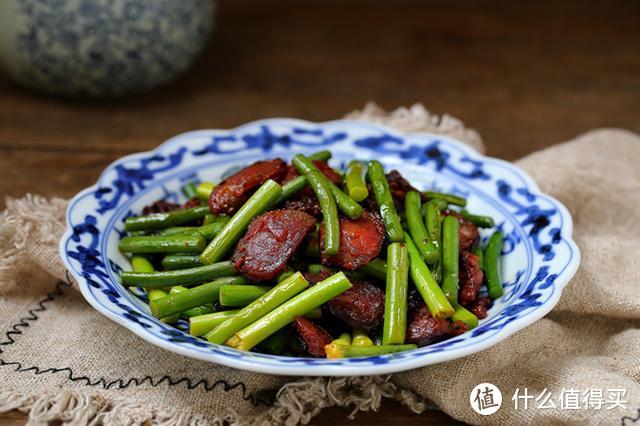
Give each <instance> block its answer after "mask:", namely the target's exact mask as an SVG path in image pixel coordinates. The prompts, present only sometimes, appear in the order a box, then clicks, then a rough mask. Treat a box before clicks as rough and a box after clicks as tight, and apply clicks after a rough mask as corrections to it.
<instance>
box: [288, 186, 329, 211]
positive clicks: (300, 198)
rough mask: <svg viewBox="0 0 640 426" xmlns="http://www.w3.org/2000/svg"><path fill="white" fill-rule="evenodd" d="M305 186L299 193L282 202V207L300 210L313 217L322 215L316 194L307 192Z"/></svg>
mask: <svg viewBox="0 0 640 426" xmlns="http://www.w3.org/2000/svg"><path fill="white" fill-rule="evenodd" d="M307 189H311V188H305V189H304V190H303V192H302V193H301V194H298V195H296V196H295V197H293V198H292V199H290V200H287V201H285V202H284V208H285V209H289V210H300V211H302V212H305V213H307V214H310V215H311V216H314V217H321V216H322V209H321V208H320V203H319V202H318V199H317V198H316V195H315V194H314V193H313V191H311V194H308V193H307V192H306V191H307Z"/></svg>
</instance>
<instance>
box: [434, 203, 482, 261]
mask: <svg viewBox="0 0 640 426" xmlns="http://www.w3.org/2000/svg"><path fill="white" fill-rule="evenodd" d="M442 213H443V214H444V215H447V216H455V217H457V218H458V222H459V223H460V231H459V233H458V235H459V245H460V251H463V250H468V249H469V248H470V247H471V246H472V245H473V244H474V243H475V242H476V241H478V239H479V238H480V232H479V231H478V227H477V226H476V225H474V224H473V223H471V222H469V221H468V220H466V219H465V218H463V217H462V216H460V213H458V212H455V211H453V210H445V211H443V212H442Z"/></svg>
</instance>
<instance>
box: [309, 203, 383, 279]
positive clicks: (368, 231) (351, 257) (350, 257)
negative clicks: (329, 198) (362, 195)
mask: <svg viewBox="0 0 640 426" xmlns="http://www.w3.org/2000/svg"><path fill="white" fill-rule="evenodd" d="M383 242H384V224H383V223H382V220H381V219H380V216H379V215H378V214H377V213H371V212H367V211H365V212H363V213H362V216H360V218H359V219H356V220H352V219H348V218H346V217H341V218H340V249H339V251H338V254H335V255H333V256H327V255H325V254H323V255H322V263H323V264H325V265H337V266H340V267H342V268H345V269H349V270H354V269H356V268H357V267H359V266H362V265H366V264H367V263H369V262H371V261H372V260H373V259H375V258H376V257H377V256H378V255H379V254H380V250H381V249H382V243H383ZM323 243H324V226H322V227H321V228H320V249H321V251H322V250H323Z"/></svg>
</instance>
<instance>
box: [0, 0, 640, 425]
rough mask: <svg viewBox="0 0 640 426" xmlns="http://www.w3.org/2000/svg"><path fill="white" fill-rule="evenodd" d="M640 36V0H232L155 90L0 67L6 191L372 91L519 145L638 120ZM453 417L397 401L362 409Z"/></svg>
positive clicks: (631, 125) (311, 111) (336, 112)
mask: <svg viewBox="0 0 640 426" xmlns="http://www.w3.org/2000/svg"><path fill="white" fill-rule="evenodd" d="M639 46H640V2H638V1H636V0H616V1H608V2H600V1H594V2H585V1H551V0H543V1H537V2H527V4H525V2H510V1H484V2H476V1H471V0H466V1H455V2H452V1H445V0H442V1H422V0H414V1H394V2H384V1H364V0H362V1H338V0H331V1H330V0H314V1H305V2H298V1H293V0H289V1H278V2H276V1H258V0H254V1H244V0H243V1H239V0H235V1H226V2H221V3H220V4H219V13H218V16H217V19H216V29H215V32H214V35H213V38H212V41H211V43H210V45H209V47H208V49H207V51H206V52H205V54H204V55H203V56H202V58H201V59H200V60H199V61H198V63H197V64H196V65H195V66H194V67H193V69H192V70H191V71H189V72H188V73H187V74H186V75H184V76H183V78H182V79H180V80H178V81H176V82H174V83H172V84H170V85H169V86H167V87H164V88H161V89H158V90H156V91H153V92H150V93H147V94H144V95H141V96H137V97H134V98H124V99H116V100H109V101H90V100H65V99H58V98H53V97H47V96H42V95H39V94H36V93H33V92H29V91H27V90H24V89H22V88H20V87H18V86H16V85H14V84H12V83H11V82H9V81H8V80H6V79H3V78H2V77H0V194H5V195H12V196H20V195H23V194H24V193H26V192H34V193H41V194H45V195H59V196H63V197H69V196H71V195H73V194H75V193H76V192H77V191H79V190H80V189H82V188H84V187H86V186H88V185H89V184H91V183H93V181H94V180H95V179H96V177H97V176H98V173H99V172H100V171H101V170H102V169H103V168H104V167H105V166H106V165H107V164H108V163H110V162H111V161H113V160H115V159H116V158H118V157H120V156H122V155H123V154H126V153H130V152H135V151H141V150H146V149H150V148H153V147H155V146H156V145H158V144H159V143H160V142H162V141H163V140H165V139H166V138H168V137H170V136H172V135H175V134H177V133H180V132H183V131H187V130H192V129H198V128H226V127H231V126H235V125H238V124H241V123H243V122H246V121H248V120H254V119H258V118H263V117H272V116H291V117H300V118H305V119H309V120H327V119H333V118H336V117H339V116H341V115H343V114H344V113H346V112H348V111H350V110H352V109H354V108H358V107H361V106H362V105H363V104H364V103H365V102H366V101H367V100H370V99H373V100H376V101H377V102H379V103H380V104H381V105H382V106H384V107H387V108H393V107H396V106H399V105H410V104H411V103H413V102H423V103H424V104H425V105H427V106H428V107H429V108H430V109H431V110H432V111H434V112H437V113H443V112H448V113H450V114H452V115H455V116H457V117H459V118H460V119H462V120H463V121H464V122H465V123H467V124H468V125H469V126H471V127H474V128H476V129H477V130H478V131H479V132H480V133H481V134H482V136H483V138H484V140H485V142H486V144H487V147H488V152H489V154H491V155H493V156H497V157H501V158H504V159H507V160H514V159H517V158H519V157H521V156H523V155H526V154H528V153H530V152H532V151H535V150H537V149H540V148H544V147H547V146H550V145H552V144H554V143H558V142H560V141H563V140H566V139H569V138H571V137H573V136H575V135H577V134H579V133H581V132H584V131H586V130H589V129H591V128H595V127H602V126H616V127H624V128H627V129H630V130H633V131H636V132H640V120H639V119H638V117H639V115H638V111H640V55H639V54H638V47H639ZM3 205H4V201H1V200H0V207H1V206H3ZM347 413H348V410H344V409H329V410H326V411H325V412H324V413H323V414H321V415H320V416H319V417H318V418H317V419H314V421H313V423H314V424H320V425H333V424H336V423H338V422H342V421H343V419H344V417H345V416H346V414H347ZM446 419H447V418H446V416H444V415H443V414H441V413H437V412H435V413H434V412H428V413H426V414H423V415H420V416H418V415H413V414H410V413H408V411H407V410H406V409H404V408H403V407H401V406H400V405H398V404H396V403H391V402H389V403H385V406H384V408H383V409H382V410H381V411H380V412H379V413H369V414H361V415H359V416H358V417H357V418H356V420H355V421H353V422H352V424H390V423H396V422H398V423H401V422H410V423H415V424H433V423H436V422H443V420H446ZM23 420H24V416H23V415H22V414H11V415H9V416H7V415H0V423H2V424H19V423H21V422H22V421H23Z"/></svg>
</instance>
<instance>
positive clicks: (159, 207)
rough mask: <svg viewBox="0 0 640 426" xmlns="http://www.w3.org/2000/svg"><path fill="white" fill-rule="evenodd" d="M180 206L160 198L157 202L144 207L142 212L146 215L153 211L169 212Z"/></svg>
mask: <svg viewBox="0 0 640 426" xmlns="http://www.w3.org/2000/svg"><path fill="white" fill-rule="evenodd" d="M179 208H180V206H179V205H178V204H174V203H170V202H168V201H164V200H158V201H156V202H155V203H153V204H150V205H148V206H146V207H145V208H144V209H142V214H143V215H145V216H146V215H148V214H152V213H167V212H170V211H172V210H176V209H179Z"/></svg>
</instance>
